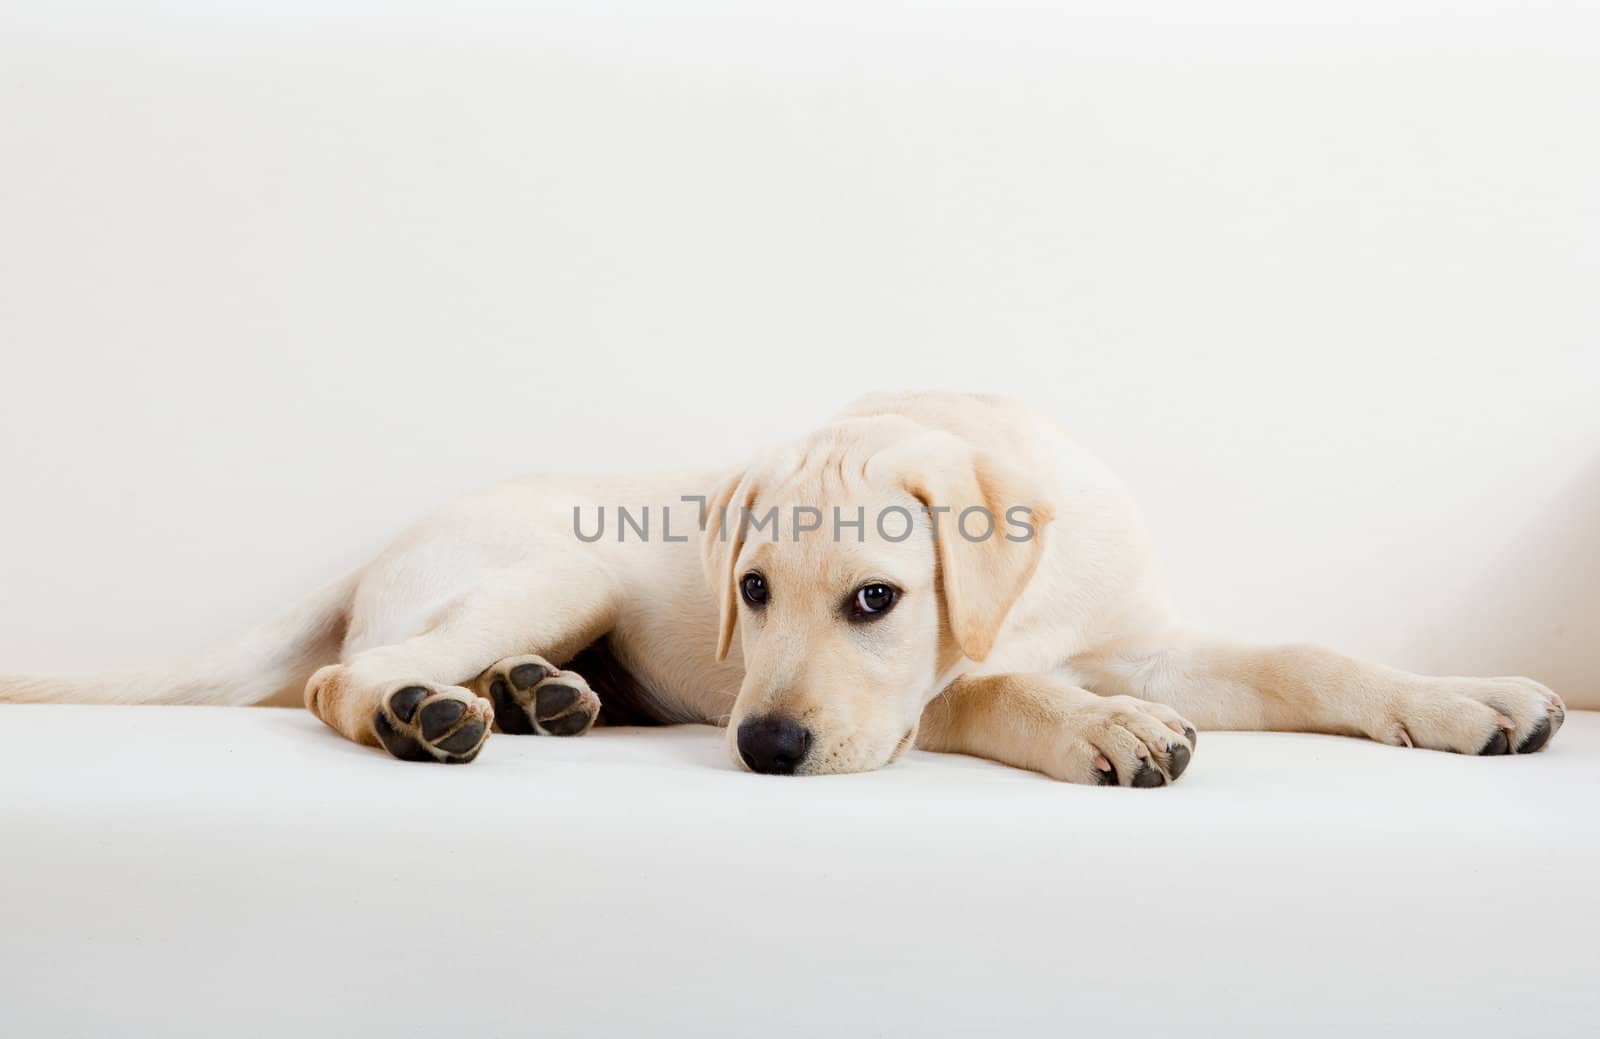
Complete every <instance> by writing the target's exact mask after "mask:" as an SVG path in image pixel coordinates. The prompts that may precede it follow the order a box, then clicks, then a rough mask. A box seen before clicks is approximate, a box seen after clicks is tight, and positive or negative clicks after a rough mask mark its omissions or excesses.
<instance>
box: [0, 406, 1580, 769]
mask: <svg viewBox="0 0 1600 1039" xmlns="http://www.w3.org/2000/svg"><path fill="white" fill-rule="evenodd" d="M611 518H614V519H615V521H616V522H615V525H614V526H609V525H608V520H609V519H611ZM652 520H653V521H654V523H653V526H652ZM558 665H561V666H564V667H565V668H566V669H565V670H562V669H561V667H558ZM301 683H304V695H305V703H306V706H307V707H309V708H310V709H311V711H312V712H313V713H315V714H316V716H317V717H319V718H321V719H322V720H323V721H324V722H326V723H327V724H328V725H330V726H332V727H333V728H334V729H336V730H338V731H339V732H340V733H343V734H344V735H345V736H347V737H349V738H350V739H352V740H355V741H357V742H359V743H365V744H369V745H372V746H382V747H384V748H386V749H387V750H388V751H389V753H391V754H393V755H394V756H396V757H399V758H403V759H406V760H408V761H442V762H466V761H471V760H472V759H473V758H475V757H476V756H477V755H478V753H479V752H480V751H481V750H482V749H483V746H484V743H485V742H486V740H487V739H488V736H489V732H490V727H491V725H492V724H494V723H498V725H499V728H500V730H501V731H502V732H506V733H541V734H547V735H577V734H579V733H582V732H586V731H587V730H588V729H589V727H590V726H591V725H593V724H594V723H595V721H596V720H597V719H601V718H607V719H612V720H620V721H643V720H649V721H655V722H714V723H717V724H726V726H727V729H728V734H729V743H730V749H731V751H732V754H733V758H734V761H735V762H737V763H739V764H740V765H741V766H743V767H746V768H750V769H753V770H755V771H759V772H772V773H803V774H817V773H828V772H853V771H861V770H866V769H875V768H878V767H880V766H883V765H886V764H888V763H889V762H891V761H893V760H894V759H895V758H896V757H897V756H899V755H900V754H901V753H903V752H904V751H905V750H906V749H907V748H908V747H910V746H912V745H913V744H915V745H916V746H918V747H921V748H923V749H926V750H936V751H951V752H956V753H965V754H975V755H978V756H980V757H986V758H992V759H994V760H996V761H1002V762H1005V763H1007V764H1010V765H1015V766H1018V767H1021V768H1028V769H1034V770H1037V771H1039V772H1043V773H1045V774H1047V775H1050V776H1054V777H1055V778H1057V779H1063V780H1067V781H1069V782H1074V783H1102V784H1110V783H1116V784H1122V785H1125V786H1161V785H1164V784H1166V783H1168V782H1170V781H1171V780H1174V779H1176V778H1178V776H1179V775H1181V774H1182V773H1183V771H1184V769H1185V768H1186V767H1187V766H1188V764H1189V761H1190V758H1191V755H1192V754H1193V751H1194V745H1195V729H1196V728H1202V729H1204V728H1216V729H1280V730H1292V731H1302V732H1325V733H1339V734H1343V735H1349V736H1365V737H1367V738H1369V739H1374V740H1379V741H1382V742H1384V743H1390V744H1397V745H1404V746H1408V747H1426V748H1431V749H1435V750H1448V751H1455V752H1457V753H1462V754H1509V753H1529V752H1532V751H1536V750H1539V749H1540V748H1542V747H1543V746H1544V745H1545V744H1546V743H1547V742H1548V741H1549V739H1550V738H1551V736H1553V735H1554V734H1555V732H1556V730H1557V729H1559V728H1560V726H1561V722H1562V719H1563V718H1564V717H1565V710H1564V707H1563V705H1562V703H1561V700H1560V699H1559V698H1558V697H1557V696H1556V695H1555V694H1554V693H1552V692H1551V691H1550V690H1549V689H1546V688H1545V687H1544V686H1542V685H1540V684H1539V683H1538V682H1535V681H1532V680H1531V679H1527V678H1427V677H1422V676H1419V675H1413V674H1407V673H1405V672H1402V671H1395V670H1392V669H1390V668H1386V667H1381V666H1378V665H1374V664H1364V663H1359V662H1357V661H1353V660H1349V659H1346V658H1344V657H1341V656H1338V655H1336V654H1334V653H1331V652H1329V651H1327V650H1324V649H1318V648H1315V647H1311V646H1283V647H1275V648H1254V647H1248V646H1239V645H1233V644H1230V643H1227V642H1221V641H1218V640H1216V639H1213V638H1210V637H1208V636H1204V635H1200V634H1196V633H1194V632H1192V631H1190V630H1188V629H1185V628H1183V627H1180V626H1179V625H1178V624H1177V623H1176V622H1175V621H1174V619H1173V617H1172V615H1171V613H1170V611H1169V608H1168V605H1167V601H1166V598H1165V595H1164V593H1163V591H1162V588H1161V585H1160V583H1159V581H1158V579H1157V575H1156V572H1155V569H1154V567H1153V566H1152V563H1151V555H1150V551H1149V549H1148V548H1147V546H1146V542H1145V536H1144V534H1143V532H1142V530H1141V527H1140V523H1139V519H1138V516H1137V514H1136V510H1135V508H1134V505H1133V503H1132V501H1131V500H1130V499H1129V497H1128V494H1127V492H1126V491H1125V490H1124V489H1123V487H1122V485H1121V484H1120V483H1119V482H1118V481H1117V479H1116V478H1115V477H1114V476H1112V474H1111V473H1110V472H1109V471H1107V470H1106V469H1105V468H1104V467H1103V466H1101V465H1100V464H1099V463H1098V462H1097V461H1095V460H1094V459H1093V458H1091V457H1090V456H1089V455H1088V454H1086V453H1085V452H1084V451H1083V450H1082V449H1081V448H1079V447H1078V446H1077V445H1075V444H1074V443H1073V442H1072V441H1070V440H1069V439H1067V437H1066V436H1065V435H1063V434H1062V433H1061V432H1059V431H1058V430H1057V429H1056V428H1055V427H1054V426H1053V425H1051V424H1050V423H1049V422H1047V421H1045V420H1043V419H1042V418H1040V417H1039V416H1037V415H1035V414H1034V413H1033V412H1031V411H1030V410H1028V409H1027V408H1025V407H1024V406H1022V405H1020V404H1017V403H1015V402H1012V401H1008V400H1001V399H996V398H990V397H975V396H963V395H955V394H920V395H911V396H877V397H871V398H868V399H866V400H863V401H861V402H859V403H857V404H856V405H854V406H853V407H851V408H850V409H848V410H847V411H846V412H845V413H844V414H842V415H840V416H839V417H838V418H837V419H835V420H834V421H833V422H832V423H831V424H829V425H827V426H825V427H823V428H822V429H821V430H819V431H818V432H816V433H814V434H812V435H811V436H809V437H807V438H805V439H803V440H801V441H800V442H798V443H796V444H793V445H791V446H788V447H784V448H781V449H777V450H773V451H770V452H767V453H765V454H762V455H760V456H759V457H757V458H756V459H755V460H754V461H753V462H752V463H751V464H750V465H748V466H746V467H744V468H741V469H739V470H736V471H732V472H710V473H705V472H686V473H671V474H663V475H656V476H644V477H632V478H623V477H603V478H601V477H597V478H593V479H581V478H572V477H556V476H537V477H529V478H526V479H522V480H516V481H512V482H510V483H505V484H501V485H499V486H496V487H493V488H491V489H489V490H486V491H484V492H482V493H480V494H477V495H474V496H472V497H469V498H466V499H464V500H462V501H460V502H457V503H456V504H455V505H453V506H451V507H449V508H448V509H446V510H445V511H444V512H442V513H440V514H439V515H437V516H435V517H433V518H432V519H430V520H428V521H426V522H424V523H423V524H421V525H420V526H418V527H416V528H415V529H414V530H412V531H411V532H410V533H408V534H407V535H405V536H404V537H403V538H401V539H400V540H399V541H398V542H397V543H396V544H394V545H393V546H392V547H390V548H389V549H388V550H387V551H386V552H384V553H383V554H382V555H381V556H379V557H378V558H377V559H376V560H374V561H373V562H372V563H371V564H369V565H368V566H366V567H364V568H362V569H361V570H360V571H358V572H357V573H355V574H353V575H352V576H350V577H348V578H346V579H344V580H342V581H339V582H337V583H335V584H334V585H332V586H331V587H329V588H328V589H326V590H325V591H324V592H322V593H321V594H320V595H318V596H316V597H315V598H314V599H313V600H312V601H311V602H310V603H308V604H306V605H304V606H302V607H300V608H299V609H297V610H295V611H294V612H292V613H291V614H289V615H288V616H286V617H285V618H283V619H281V620H280V621H278V622H275V623H273V624H271V625H268V626H267V627H265V628H263V629H261V630H259V631H257V632H254V633H252V634H251V635H250V636H248V637H247V638H246V639H245V640H244V641H243V642H242V643H240V644H239V645H237V646H236V647H234V648H233V649H231V650H229V651H228V652H225V653H222V654H219V655H217V656H215V657H213V658H210V659H207V660H203V661H200V662H198V663H197V664H196V665H195V666H193V667H190V668H186V669H183V670H180V671H176V672H173V673H170V674H147V675H134V676H121V677H119V676H90V677H84V678H72V677H60V678H57V677H48V676H41V677H34V676H13V677H6V678H0V700H4V701H74V700H76V701H93V702H130V703H225V704H243V703H251V702H256V701H259V700H263V699H266V698H267V697H269V696H271V695H272V694H273V693H275V692H276V691H278V690H280V689H281V688H283V687H285V686H288V685H291V684H293V685H295V686H299V685H300V684H301Z"/></svg>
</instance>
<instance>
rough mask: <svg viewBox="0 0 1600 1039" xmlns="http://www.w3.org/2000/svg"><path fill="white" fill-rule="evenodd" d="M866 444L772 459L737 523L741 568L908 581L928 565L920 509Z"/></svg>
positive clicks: (811, 445)
mask: <svg viewBox="0 0 1600 1039" xmlns="http://www.w3.org/2000/svg"><path fill="white" fill-rule="evenodd" d="M881 446H882V445H881V442H880V441H879V440H878V439H877V438H872V437H859V438H856V437H839V436H832V437H820V438H817V439H815V440H813V441H810V442H807V443H805V444H802V445H799V446H797V447H794V448H788V449H785V450H784V451H781V452H777V453H775V455H774V456H773V457H771V458H769V459H768V460H767V461H766V463H765V464H764V465H763V466H762V467H761V470H760V473H759V476H758V478H757V479H755V480H754V481H752V483H753V486H754V488H755V493H754V495H752V497H751V498H749V499H747V501H748V507H747V508H744V509H743V510H742V511H743V514H742V515H741V516H737V517H736V516H730V517H729V519H730V520H732V521H734V522H739V521H741V520H742V522H743V523H744V525H745V526H744V530H745V544H744V548H743V550H742V551H741V552H740V554H739V564H740V566H742V567H745V568H748V567H750V566H757V565H765V566H768V567H773V568H779V567H781V568H783V569H785V570H788V569H794V568H805V569H807V570H810V571H812V572H815V573H817V574H818V575H819V576H822V577H824V578H838V577H841V576H846V577H855V576H859V575H860V574H862V573H864V572H869V571H870V572H875V573H877V575H878V576H881V577H896V578H899V579H901V580H907V581H909V580H912V579H913V578H914V577H915V576H916V575H917V573H918V568H922V569H927V568H928V567H929V566H930V565H931V563H932V559H933V553H932V531H931V526H930V521H929V518H928V515H927V513H926V511H925V510H924V509H923V507H922V504H921V503H920V502H919V501H918V500H917V499H916V498H914V497H912V496H911V494H910V493H909V492H908V491H906V489H905V488H904V487H903V486H900V485H898V484H897V483H896V482H895V481H894V480H893V479H892V474H888V473H885V472H884V471H883V468H882V467H881V466H874V465H872V464H871V461H872V459H873V458H874V457H875V456H876V455H877V454H878V448H880V447H881Z"/></svg>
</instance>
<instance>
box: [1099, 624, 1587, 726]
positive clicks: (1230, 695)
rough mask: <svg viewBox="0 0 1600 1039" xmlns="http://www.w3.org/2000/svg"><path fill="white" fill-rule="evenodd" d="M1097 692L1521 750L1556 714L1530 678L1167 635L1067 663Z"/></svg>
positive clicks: (1205, 716)
mask: <svg viewBox="0 0 1600 1039" xmlns="http://www.w3.org/2000/svg"><path fill="white" fill-rule="evenodd" d="M1068 666H1069V667H1070V668H1071V669H1072V671H1073V672H1074V673H1075V674H1077V675H1079V676H1080V677H1081V680H1082V681H1083V682H1084V683H1085V684H1087V685H1089V686H1090V687H1091V688H1093V689H1096V690H1098V691H1100V692H1103V693H1107V694H1111V693H1122V694H1130V695H1133V696H1139V697H1145V698H1148V699H1150V700H1155V701H1158V702H1161V703H1165V704H1168V705H1170V706H1171V707H1173V708H1174V709H1176V710H1180V711H1182V712H1183V713H1184V714H1185V715H1187V716H1188V717H1190V718H1193V719H1194V721H1195V723H1196V724H1197V725H1199V726H1200V727H1201V728H1203V729H1272V730H1279V731H1288V732H1325V733H1332V734H1336V735H1341V736H1365V737H1367V738H1368V739H1374V740H1378V741H1379V742H1382V743H1389V744H1394V745H1397V746H1406V747H1424V748H1428V749H1430V750H1446V751H1454V752H1455V753H1458V754H1511V753H1516V754H1529V753H1532V752H1534V751H1537V750H1542V749H1543V748H1544V746H1545V745H1546V744H1547V743H1549V741H1550V739H1551V737H1553V736H1554V735H1555V733H1556V731H1557V730H1559V729H1560V728H1561V722H1562V720H1563V719H1564V718H1565V717H1566V706H1565V705H1564V704H1563V703H1562V702H1561V698H1560V697H1559V696H1557V695H1556V694H1555V693H1553V692H1551V691H1550V690H1549V689H1548V688H1546V687H1545V686H1543V685H1541V684H1539V683H1538V682H1535V681H1534V680H1533V679H1531V678H1519V677H1507V678H1443V677H1432V676H1429V675H1416V674H1411V673H1410V672H1406V671H1400V670H1397V669H1396V668H1392V667H1385V666H1383V665H1381V664H1373V663H1369V662H1367V661H1362V660H1354V659H1352V658H1350V657H1346V656H1343V655H1342V654H1339V653H1334V652H1332V651H1331V650H1327V649H1323V648H1322V647H1320V646H1308V645H1288V646H1250V645H1243V644H1239V643H1234V642H1228V641H1225V640H1222V639H1217V638H1212V637H1210V636H1208V635H1204V634H1202V633H1198V632H1191V631H1181V630H1180V631H1172V632H1168V633H1165V634H1163V635H1161V636H1159V637H1155V638H1149V639H1145V640H1141V641H1139V642H1137V643H1130V644H1128V645H1123V646H1118V647H1116V648H1114V649H1109V650H1101V651H1097V652H1094V653H1087V654H1083V655H1082V656H1078V657H1074V658H1072V659H1071V660H1070V661H1068Z"/></svg>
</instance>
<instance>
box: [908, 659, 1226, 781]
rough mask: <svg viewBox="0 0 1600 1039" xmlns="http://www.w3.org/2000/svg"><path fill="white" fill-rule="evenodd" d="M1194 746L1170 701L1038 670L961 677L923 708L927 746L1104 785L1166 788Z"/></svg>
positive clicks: (922, 744)
mask: <svg viewBox="0 0 1600 1039" xmlns="http://www.w3.org/2000/svg"><path fill="white" fill-rule="evenodd" d="M1194 745H1195V733H1194V726H1192V725H1190V724H1189V723H1188V722H1187V721H1185V720H1184V719H1183V717H1182V716H1181V715H1179V714H1178V712H1176V711H1174V710H1172V709H1171V708H1170V707H1164V706H1162V705H1160V704H1155V703H1149V702H1147V701H1144V700H1138V699H1135V698H1133V697H1131V696H1097V695H1095V694H1094V693H1091V692H1089V691H1088V690H1086V689H1080V688H1078V687H1077V686H1074V685H1070V684H1068V683H1066V682H1063V681H1061V680H1059V679H1056V678H1052V677H1050V676H1048V675H1036V674H1009V675H984V676H975V677H966V678H959V679H957V680H956V681H955V682H953V683H951V685H950V687H949V688H947V689H946V690H945V691H944V692H942V693H940V694H939V696H938V697H937V698H935V699H934V701H933V702H932V703H930V704H929V705H928V706H927V708H926V709H925V710H924V711H923V713H922V722H921V725H920V727H919V729H918V732H917V746H918V747H919V748H920V749H923V750H935V751H946V752H950V753H956V754H972V755H975V756H977V757H980V758H991V759H993V760H995V761H999V762H1003V763H1004V764H1007V765H1014V766H1016V767H1018V768H1026V769H1032V770H1033V771H1035V772H1043V773H1044V774H1045V775H1047V776H1051V777H1053V778H1055V779H1061V780H1065V781H1067V782H1069V783H1094V784H1100V785H1102V786H1114V785H1121V786H1165V785H1166V784H1167V783H1168V782H1170V781H1172V780H1174V779H1177V778H1178V777H1179V776H1181V775H1182V774H1183V770H1184V769H1185V768H1187V767H1188V765H1189V759H1190V757H1191V756H1192V755H1193V753H1194Z"/></svg>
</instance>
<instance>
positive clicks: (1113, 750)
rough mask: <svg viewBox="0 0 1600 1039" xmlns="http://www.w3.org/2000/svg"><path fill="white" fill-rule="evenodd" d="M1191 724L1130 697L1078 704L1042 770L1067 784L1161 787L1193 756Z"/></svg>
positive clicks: (1168, 710)
mask: <svg viewBox="0 0 1600 1039" xmlns="http://www.w3.org/2000/svg"><path fill="white" fill-rule="evenodd" d="M1195 741H1196V736H1195V731H1194V726H1193V725H1190V724H1189V723H1188V722H1187V721H1185V720H1184V718H1183V716H1182V715H1180V714H1178V712H1177V711H1174V710H1173V709H1172V708H1170V707H1167V706H1165V705H1163V704H1158V703H1151V702H1150V701H1148V700H1140V699H1137V698H1135V697H1132V696H1103V697H1096V698H1095V699H1094V700H1093V701H1090V702H1088V703H1086V704H1083V705H1081V706H1079V707H1078V708H1077V709H1075V710H1074V711H1073V712H1072V714H1071V715H1070V716H1069V718H1068V721H1067V723H1066V731H1065V732H1063V733H1062V736H1061V739H1060V741H1059V742H1058V744H1057V746H1056V751H1055V754H1054V760H1053V761H1052V762H1051V763H1050V767H1049V768H1047V769H1046V770H1045V771H1046V772H1047V773H1048V774H1050V775H1051V776H1054V777H1055V778H1056V779H1064V780H1066V781H1067V782H1069V783H1097V784H1099V785H1101V786H1166V785H1167V784H1168V783H1170V782H1172V781H1174V780H1176V779H1177V778H1178V777H1179V776H1181V775H1183V773H1184V770H1185V769H1187V768H1188V767H1189V761H1190V759H1191V758H1192V757H1193V756H1194V748H1195Z"/></svg>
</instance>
